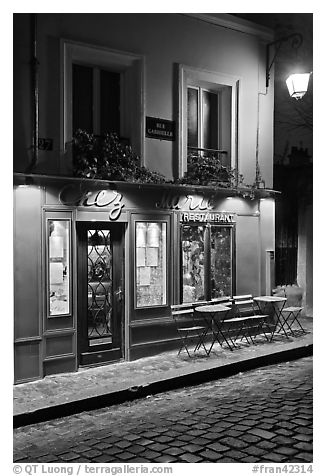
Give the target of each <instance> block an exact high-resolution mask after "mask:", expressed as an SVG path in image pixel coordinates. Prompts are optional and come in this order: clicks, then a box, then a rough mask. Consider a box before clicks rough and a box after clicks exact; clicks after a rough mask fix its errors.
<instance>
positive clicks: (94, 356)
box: [77, 222, 124, 365]
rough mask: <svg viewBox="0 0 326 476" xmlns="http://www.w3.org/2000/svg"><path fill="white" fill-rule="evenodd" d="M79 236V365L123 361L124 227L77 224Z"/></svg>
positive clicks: (105, 224)
mask: <svg viewBox="0 0 326 476" xmlns="http://www.w3.org/2000/svg"><path fill="white" fill-rule="evenodd" d="M77 237H78V279H77V283H78V286H77V295H78V314H77V333H78V339H77V341H78V359H79V365H94V364H96V363H102V362H110V361H116V360H119V359H121V358H122V356H123V352H122V349H123V347H122V339H123V309H124V292H123V280H124V279H123V277H124V252H123V243H124V226H123V224H119V223H114V224H113V223H104V222H95V223H92V222H84V223H83V222H80V223H78V224H77Z"/></svg>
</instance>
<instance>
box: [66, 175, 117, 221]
mask: <svg viewBox="0 0 326 476" xmlns="http://www.w3.org/2000/svg"><path fill="white" fill-rule="evenodd" d="M122 198H123V196H122V195H121V193H118V192H116V191H115V190H95V191H90V190H82V189H81V188H80V187H79V186H76V185H74V184H73V185H67V186H66V187H64V188H63V189H62V190H61V191H60V194H59V200H60V203H61V204H62V205H66V206H76V207H94V206H95V207H100V208H104V207H110V211H109V219H110V220H117V219H118V218H119V216H120V215H121V211H122V209H123V207H124V206H125V205H124V203H122Z"/></svg>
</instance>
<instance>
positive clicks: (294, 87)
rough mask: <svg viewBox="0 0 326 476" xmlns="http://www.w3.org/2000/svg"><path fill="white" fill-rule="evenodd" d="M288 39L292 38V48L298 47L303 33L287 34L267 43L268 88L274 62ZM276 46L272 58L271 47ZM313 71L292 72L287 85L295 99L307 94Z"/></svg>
mask: <svg viewBox="0 0 326 476" xmlns="http://www.w3.org/2000/svg"><path fill="white" fill-rule="evenodd" d="M288 40H292V48H295V49H298V48H299V47H300V46H301V44H302V41H303V38H302V35H301V34H300V33H292V34H291V35H288V36H285V37H283V38H279V39H278V40H275V41H273V42H272V43H268V44H267V45H266V88H268V85H269V79H270V71H271V69H272V66H273V64H274V61H275V58H276V56H277V54H278V52H279V50H280V48H281V46H282V44H283V43H285V42H286V41H288ZM272 46H274V47H275V53H274V56H273V58H272V60H270V48H271V47H272ZM310 74H311V73H296V74H291V75H290V76H289V77H288V78H287V80H286V85H287V87H288V90H289V94H290V96H291V97H292V98H295V99H302V98H303V96H304V95H305V94H306V92H307V89H308V83H309V78H310Z"/></svg>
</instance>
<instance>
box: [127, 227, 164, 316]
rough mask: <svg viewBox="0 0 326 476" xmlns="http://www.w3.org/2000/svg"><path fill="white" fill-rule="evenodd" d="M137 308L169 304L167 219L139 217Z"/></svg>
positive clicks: (136, 263)
mask: <svg viewBox="0 0 326 476" xmlns="http://www.w3.org/2000/svg"><path fill="white" fill-rule="evenodd" d="M135 237H136V243H135V245H136V247H135V249H136V255H135V305H136V308H144V307H155V306H164V305H166V304H167V223H166V222H156V221H136V223H135Z"/></svg>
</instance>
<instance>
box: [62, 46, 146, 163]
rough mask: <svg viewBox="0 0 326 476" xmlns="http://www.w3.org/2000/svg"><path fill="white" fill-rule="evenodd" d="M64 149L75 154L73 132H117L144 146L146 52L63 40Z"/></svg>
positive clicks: (140, 151)
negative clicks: (132, 52) (143, 54)
mask: <svg viewBox="0 0 326 476" xmlns="http://www.w3.org/2000/svg"><path fill="white" fill-rule="evenodd" d="M62 58H63V75H62V78H63V82H62V106H63V129H62V153H63V156H64V157H65V158H67V156H68V158H71V157H70V155H71V149H70V144H71V140H72V137H73V134H74V132H75V131H76V130H77V129H83V130H86V131H87V132H92V133H94V134H96V135H103V134H105V133H106V132H116V133H117V134H118V136H120V137H121V138H123V139H127V140H128V142H129V144H130V145H131V146H132V148H133V151H134V152H135V153H136V154H137V155H139V156H140V157H143V151H144V120H143V118H144V97H143V96H144V87H143V82H144V60H143V57H142V56H139V55H134V54H131V53H124V52H120V51H114V50H109V49H107V48H103V47H96V46H92V45H86V44H82V43H76V42H72V41H66V40H62Z"/></svg>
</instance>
